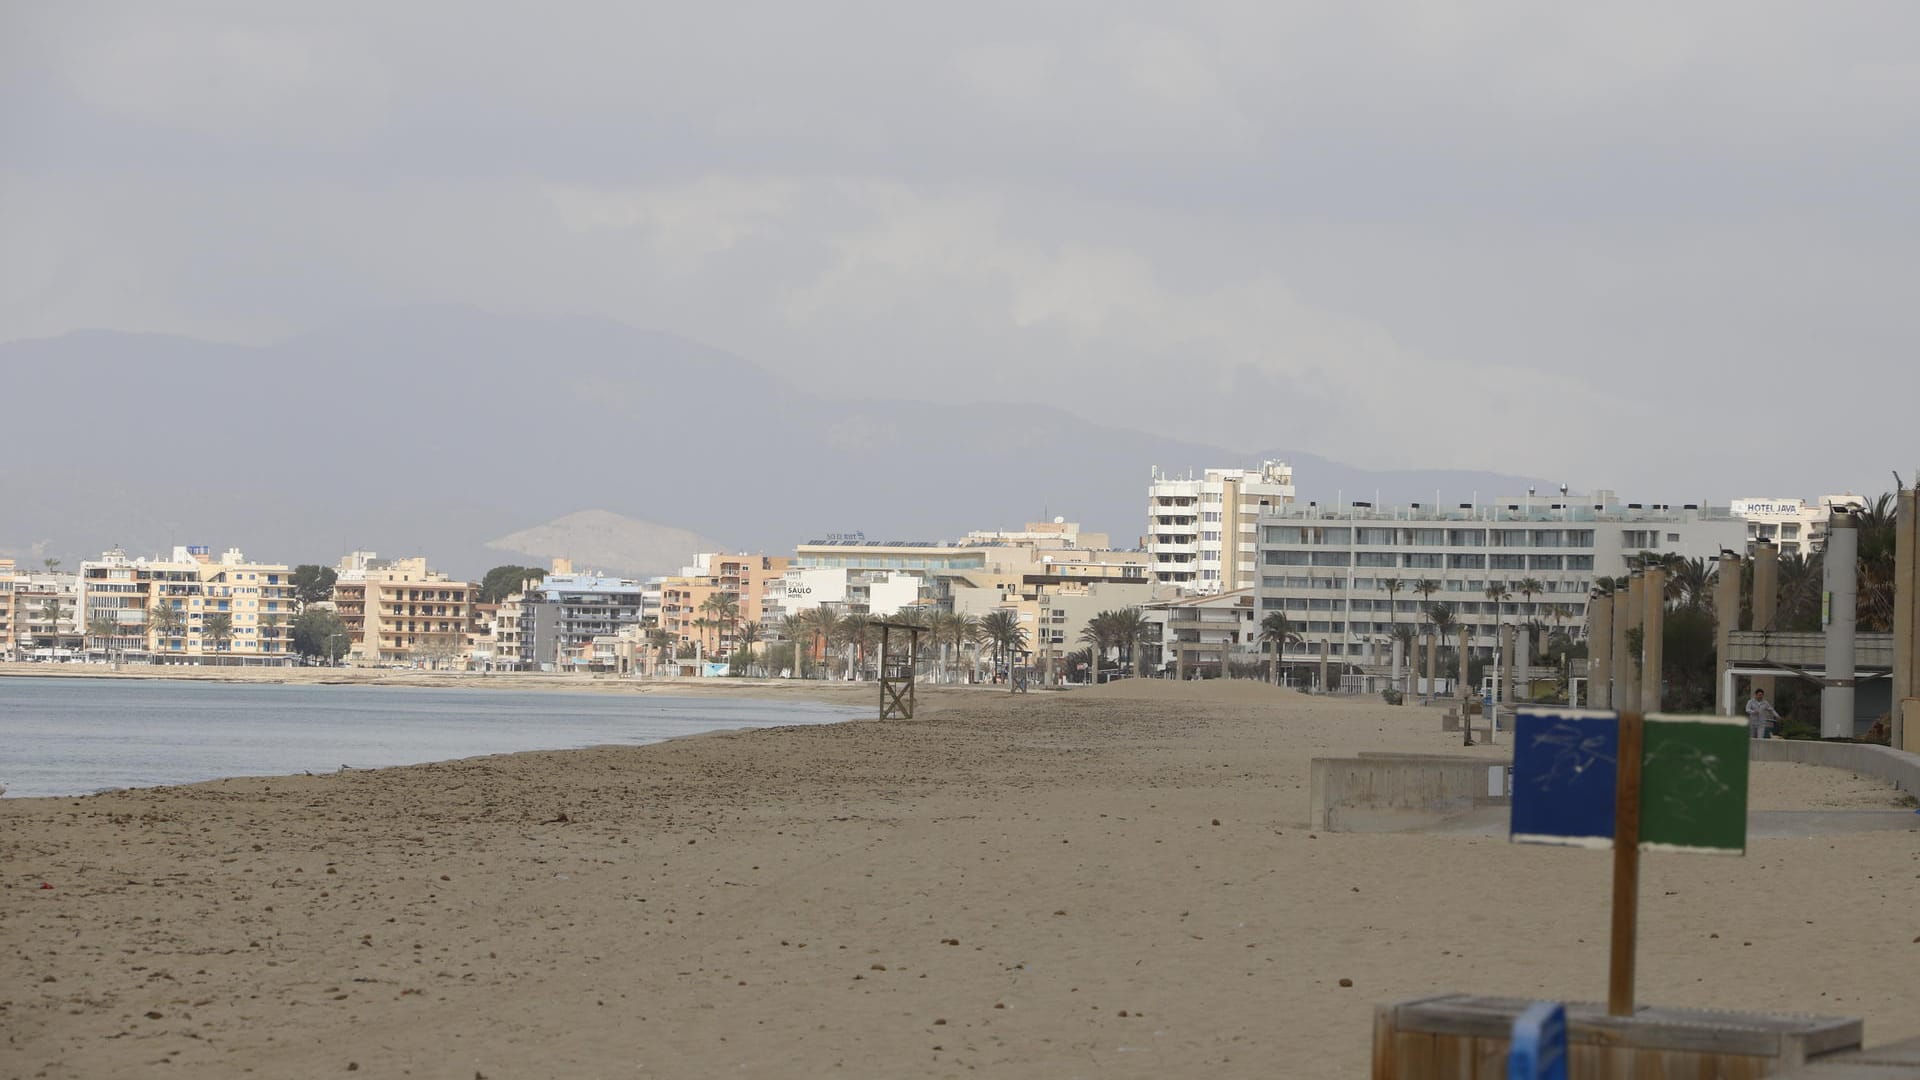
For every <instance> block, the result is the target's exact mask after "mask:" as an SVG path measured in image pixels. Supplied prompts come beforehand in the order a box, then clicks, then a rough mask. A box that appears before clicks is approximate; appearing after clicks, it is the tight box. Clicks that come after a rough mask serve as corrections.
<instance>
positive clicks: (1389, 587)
mask: <svg viewBox="0 0 1920 1080" xmlns="http://www.w3.org/2000/svg"><path fill="white" fill-rule="evenodd" d="M1380 587H1381V588H1382V589H1385V590H1386V592H1387V627H1388V629H1389V631H1391V629H1392V627H1393V624H1394V623H1397V622H1399V621H1400V618H1399V613H1398V612H1396V611H1395V610H1394V609H1395V608H1396V607H1398V606H1399V605H1398V604H1396V603H1395V598H1396V597H1398V596H1399V595H1400V590H1401V589H1404V588H1406V587H1407V583H1406V582H1404V581H1401V580H1400V579H1399V578H1397V577H1390V578H1381V579H1380Z"/></svg>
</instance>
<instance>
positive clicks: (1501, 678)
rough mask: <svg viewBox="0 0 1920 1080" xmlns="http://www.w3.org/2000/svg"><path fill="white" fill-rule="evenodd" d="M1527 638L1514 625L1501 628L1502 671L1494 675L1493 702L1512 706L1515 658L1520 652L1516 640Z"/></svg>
mask: <svg viewBox="0 0 1920 1080" xmlns="http://www.w3.org/2000/svg"><path fill="white" fill-rule="evenodd" d="M1523 637H1526V635H1525V634H1522V633H1518V632H1517V631H1516V630H1515V629H1514V627H1513V626H1512V624H1508V625H1505V626H1502V627H1501V628H1500V671H1499V672H1498V673H1496V674H1495V675H1494V680H1493V681H1494V686H1493V700H1495V701H1497V702H1504V703H1505V704H1508V705H1511V704H1513V702H1514V696H1513V657H1514V653H1516V652H1517V651H1518V649H1517V648H1516V646H1515V644H1514V639H1515V638H1523Z"/></svg>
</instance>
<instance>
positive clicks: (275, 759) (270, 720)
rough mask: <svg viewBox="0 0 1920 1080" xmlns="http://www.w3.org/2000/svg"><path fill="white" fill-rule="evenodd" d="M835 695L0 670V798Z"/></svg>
mask: <svg viewBox="0 0 1920 1080" xmlns="http://www.w3.org/2000/svg"><path fill="white" fill-rule="evenodd" d="M854 715H855V711H854V710H853V709H849V708H847V707H845V706H838V705H819V704H810V703H799V702H767V701H751V700H745V699H737V698H736V699H729V698H713V697H669V696H667V695H664V694H621V693H604V694H603V693H566V692H560V693H555V692H543V691H534V690H513V689H493V688H485V687H458V688H437V687H436V688H432V689H428V688H416V687H378V686H284V685H274V684H265V685H262V684H250V683H217V682H186V681H180V680H171V679H86V678H0V785H4V786H5V787H6V789H7V791H6V794H7V797H8V798H15V797H33V796H49V795H84V794H88V793H91V792H96V791H102V790H107V789H111V788H123V787H151V786H155V785H161V784H189V783H196V782H198V781H202V780H216V779H220V778H223V777H230V776H285V775H289V774H294V773H302V772H314V773H323V772H334V771H336V770H338V769H340V768H342V767H347V768H354V769H373V768H380V767H382V766H388V765H413V764H419V763H421V762H427V761H447V760H451V759H454V758H464V757H476V756H479V755H482V754H505V753H513V752H517V751H522V750H565V749H571V748H575V747H583V746H603V745H638V744H642V743H651V742H659V741H661V740H663V739H671V738H675V737H677V736H682V735H695V734H699V733H701V732H705V731H719V730H724V729H728V728H758V727H778V726H783V725H789V724H824V723H832V722H834V721H837V720H845V719H849V718H851V717H852V716H854Z"/></svg>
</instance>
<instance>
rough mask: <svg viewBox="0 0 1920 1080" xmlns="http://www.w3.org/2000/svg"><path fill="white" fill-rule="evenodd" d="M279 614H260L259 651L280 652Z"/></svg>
mask: <svg viewBox="0 0 1920 1080" xmlns="http://www.w3.org/2000/svg"><path fill="white" fill-rule="evenodd" d="M280 622H281V620H280V616H278V615H262V616H260V641H261V646H260V651H261V652H280V651H281V650H280V648H279V645H280Z"/></svg>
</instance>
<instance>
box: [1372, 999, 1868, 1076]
mask: <svg viewBox="0 0 1920 1080" xmlns="http://www.w3.org/2000/svg"><path fill="white" fill-rule="evenodd" d="M1531 1004H1533V1002H1532V1001H1531V1000H1529V999H1526V998H1498V997H1479V996H1476V995H1472V994H1443V995H1440V996H1437V997H1426V998H1415V999H1413V1000H1410V1001H1402V1002H1397V1003H1394V1004H1391V1005H1377V1006H1375V1007H1374V1014H1373V1080H1501V1078H1504V1077H1505V1076H1506V1075H1507V1071H1506V1070H1507V1043H1508V1039H1509V1036H1510V1034H1511V1032H1512V1031H1513V1021H1514V1018H1515V1017H1517V1016H1519V1015H1520V1013H1521V1011H1522V1010H1523V1009H1525V1008H1526V1007H1527V1006H1529V1005H1531ZM1566 1009H1567V1063H1568V1073H1567V1075H1568V1077H1569V1078H1570V1080H1653V1078H1658V1080H1672V1078H1674V1077H1687V1078H1688V1080H1758V1078H1760V1077H1768V1076H1774V1075H1776V1074H1779V1073H1782V1072H1785V1071H1788V1070H1791V1069H1793V1068H1796V1067H1798V1066H1801V1065H1804V1064H1806V1063H1807V1062H1808V1061H1810V1060H1813V1059H1816V1058H1820V1057H1821V1056H1822V1055H1831V1054H1835V1053H1836V1052H1841V1051H1849V1050H1858V1049H1859V1047H1860V1039H1861V1031H1862V1024H1861V1022H1860V1021H1859V1020H1857V1019H1852V1018H1848V1017H1832V1016H1803V1015H1781V1014H1770V1013H1736V1012H1720V1011H1716V1010H1712V1009H1678V1008H1661V1007H1658V1006H1648V1007H1644V1008H1641V1009H1640V1010H1638V1011H1637V1012H1635V1013H1634V1014H1633V1015H1632V1016H1609V1015H1607V1010H1606V1006H1604V1005H1601V1004H1598V1003H1594V1002H1568V1003H1567V1006H1566ZM1828 1060H1832V1059H1831V1058H1829V1059H1828ZM1815 1075H1819V1074H1815Z"/></svg>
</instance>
